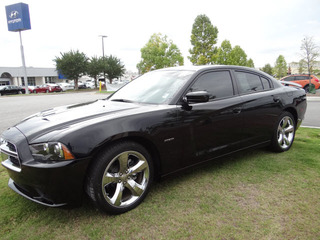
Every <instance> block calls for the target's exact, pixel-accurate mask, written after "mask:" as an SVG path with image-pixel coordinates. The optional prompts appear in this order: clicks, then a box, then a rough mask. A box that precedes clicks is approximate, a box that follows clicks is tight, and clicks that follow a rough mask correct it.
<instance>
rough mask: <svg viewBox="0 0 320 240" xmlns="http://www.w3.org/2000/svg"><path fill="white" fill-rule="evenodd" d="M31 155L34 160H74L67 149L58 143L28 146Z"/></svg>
mask: <svg viewBox="0 0 320 240" xmlns="http://www.w3.org/2000/svg"><path fill="white" fill-rule="evenodd" d="M30 150H31V154H32V156H33V157H34V159H35V160H40V161H48V160H51V161H60V160H71V159H74V156H73V154H72V153H71V152H70V151H69V149H68V148H67V147H66V146H65V145H63V144H62V143H59V142H49V143H41V144H33V145H30Z"/></svg>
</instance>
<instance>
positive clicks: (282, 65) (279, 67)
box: [273, 55, 287, 78]
mask: <svg viewBox="0 0 320 240" xmlns="http://www.w3.org/2000/svg"><path fill="white" fill-rule="evenodd" d="M273 73H274V74H275V75H276V77H277V78H282V77H284V76H285V75H287V62H286V60H285V58H284V56H282V55H279V57H278V58H277V60H276V63H275V66H274V68H273Z"/></svg>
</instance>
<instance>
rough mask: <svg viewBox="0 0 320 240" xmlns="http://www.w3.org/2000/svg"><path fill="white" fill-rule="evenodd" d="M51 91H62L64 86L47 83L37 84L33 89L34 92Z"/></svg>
mask: <svg viewBox="0 0 320 240" xmlns="http://www.w3.org/2000/svg"><path fill="white" fill-rule="evenodd" d="M49 92H50V93H51V92H62V88H61V87H60V86H59V85H58V84H52V83H47V84H43V85H41V86H37V87H36V88H34V89H33V93H49Z"/></svg>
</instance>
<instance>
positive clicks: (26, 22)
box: [6, 3, 31, 32]
mask: <svg viewBox="0 0 320 240" xmlns="http://www.w3.org/2000/svg"><path fill="white" fill-rule="evenodd" d="M6 13H7V23H8V30H9V31H11V32H17V31H23V30H28V29H31V24H30V16H29V6H28V4H25V3H17V4H13V5H9V6H6Z"/></svg>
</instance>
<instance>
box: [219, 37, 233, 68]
mask: <svg viewBox="0 0 320 240" xmlns="http://www.w3.org/2000/svg"><path fill="white" fill-rule="evenodd" d="M231 52H232V46H231V43H230V41H228V40H224V41H223V42H222V43H221V47H219V48H218V51H217V56H216V63H217V64H221V65H231V64H232V63H231Z"/></svg>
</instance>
